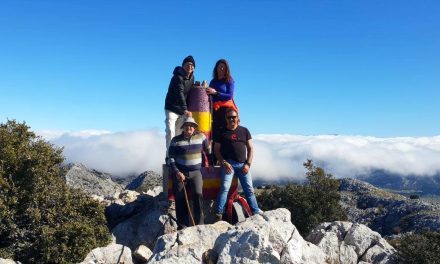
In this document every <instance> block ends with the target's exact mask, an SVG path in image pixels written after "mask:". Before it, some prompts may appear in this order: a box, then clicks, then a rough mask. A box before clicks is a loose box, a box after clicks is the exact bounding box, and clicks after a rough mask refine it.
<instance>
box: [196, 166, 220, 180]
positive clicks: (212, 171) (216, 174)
mask: <svg viewBox="0 0 440 264" xmlns="http://www.w3.org/2000/svg"><path fill="white" fill-rule="evenodd" d="M200 172H201V173H202V176H203V179H218V178H221V176H220V172H221V167H209V168H207V167H202V168H201V169H200Z"/></svg>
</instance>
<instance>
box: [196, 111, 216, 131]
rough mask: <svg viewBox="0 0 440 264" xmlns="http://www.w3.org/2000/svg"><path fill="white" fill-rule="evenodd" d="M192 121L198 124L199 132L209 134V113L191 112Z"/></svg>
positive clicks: (210, 119)
mask: <svg viewBox="0 0 440 264" xmlns="http://www.w3.org/2000/svg"><path fill="white" fill-rule="evenodd" d="M192 116H193V118H194V120H196V122H197V124H199V131H200V132H203V133H206V132H211V121H212V118H211V113H210V112H192Z"/></svg>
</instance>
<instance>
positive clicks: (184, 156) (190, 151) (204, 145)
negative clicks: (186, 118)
mask: <svg viewBox="0 0 440 264" xmlns="http://www.w3.org/2000/svg"><path fill="white" fill-rule="evenodd" d="M209 150H210V149H209V143H208V140H207V139H206V136H205V135H204V134H203V133H195V134H193V135H192V136H191V137H190V138H187V139H185V137H184V135H183V133H182V134H180V135H178V136H175V137H174V138H173V139H172V140H171V142H170V147H169V149H168V157H169V164H170V166H171V169H172V171H174V172H178V171H180V172H182V173H184V172H189V171H195V170H200V168H201V167H202V152H203V151H205V152H206V153H209Z"/></svg>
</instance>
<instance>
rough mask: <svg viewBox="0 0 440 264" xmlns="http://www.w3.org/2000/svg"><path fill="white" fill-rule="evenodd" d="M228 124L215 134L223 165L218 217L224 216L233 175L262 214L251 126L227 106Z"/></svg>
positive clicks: (217, 155) (251, 206)
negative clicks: (254, 174) (253, 168)
mask: <svg viewBox="0 0 440 264" xmlns="http://www.w3.org/2000/svg"><path fill="white" fill-rule="evenodd" d="M225 117H226V128H225V129H224V130H223V131H221V133H219V135H218V137H216V138H214V142H215V144H214V154H215V156H216V158H217V160H218V161H219V162H220V164H221V165H222V167H223V169H222V173H221V176H222V177H221V179H222V183H221V186H220V192H219V194H218V200H217V204H218V205H217V215H216V217H217V220H221V219H222V216H223V212H224V207H225V204H226V199H227V195H228V192H229V188H230V187H231V183H232V178H233V177H234V176H235V177H238V179H239V180H240V184H241V187H242V188H243V191H244V194H245V197H246V200H247V202H248V204H249V206H250V208H251V210H252V213H253V214H261V213H262V212H263V211H261V209H260V208H259V207H258V204H257V199H256V198H255V194H254V188H253V186H252V178H251V173H250V167H251V164H252V158H253V156H254V150H253V144H252V137H251V134H250V133H249V130H248V129H247V128H245V127H242V126H239V122H240V119H239V117H238V113H237V111H236V110H234V109H232V108H229V109H228V110H226V114H225Z"/></svg>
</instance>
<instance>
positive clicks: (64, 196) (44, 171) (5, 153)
mask: <svg viewBox="0 0 440 264" xmlns="http://www.w3.org/2000/svg"><path fill="white" fill-rule="evenodd" d="M63 160H64V158H63V156H62V149H61V148H56V147H54V146H53V145H51V144H50V143H48V142H46V141H45V140H43V139H42V138H40V137H37V136H36V135H35V133H33V132H32V131H30V130H29V127H28V126H27V125H26V124H25V123H17V122H15V121H7V123H6V124H0V257H3V258H12V259H15V260H19V261H21V262H23V263H74V262H80V261H82V260H83V259H84V257H85V256H86V254H87V253H88V252H89V251H90V250H91V249H93V248H95V247H99V246H103V245H105V244H107V243H108V242H109V239H110V234H109V231H108V229H107V227H106V219H105V216H104V207H103V206H102V205H100V204H99V203H98V202H96V201H93V200H91V199H90V198H88V197H87V196H85V194H83V193H81V192H80V191H77V190H74V189H72V188H70V187H68V186H67V185H66V183H65V182H64V180H63V178H62V177H61V175H62V174H63V172H62V171H61V166H60V165H61V163H62V162H63Z"/></svg>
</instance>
